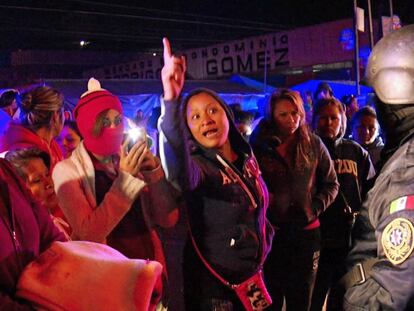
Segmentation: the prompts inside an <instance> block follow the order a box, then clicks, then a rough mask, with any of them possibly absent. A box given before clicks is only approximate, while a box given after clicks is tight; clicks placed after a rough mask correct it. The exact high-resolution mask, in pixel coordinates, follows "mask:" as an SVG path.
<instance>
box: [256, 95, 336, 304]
mask: <svg viewBox="0 0 414 311" xmlns="http://www.w3.org/2000/svg"><path fill="white" fill-rule="evenodd" d="M250 142H251V144H252V146H253V150H254V153H255V155H256V156H257V159H258V161H259V163H260V169H261V170H262V173H263V178H264V180H265V182H266V184H267V187H268V189H269V192H270V204H269V211H268V213H267V216H268V219H269V220H270V222H271V223H272V225H273V226H274V228H275V229H276V231H275V238H274V239H273V247H272V250H271V252H270V254H269V256H268V258H267V260H266V262H265V269H264V272H265V277H266V281H267V282H268V283H267V284H268V285H269V291H270V295H271V296H272V298H273V301H274V306H273V310H281V309H282V304H283V297H284V298H285V300H286V308H287V310H294V311H300V310H303V311H305V310H308V309H309V306H310V299H311V294H312V289H313V284H314V281H315V276H316V271H317V267H318V259H319V251H320V231H319V219H318V217H319V215H320V214H321V213H322V212H323V211H324V210H325V209H326V208H328V206H329V205H330V204H331V203H332V201H333V200H334V198H335V196H336V194H337V191H338V182H337V179H336V174H335V171H334V168H333V165H332V162H331V159H330V157H329V154H328V151H327V150H326V148H325V146H324V145H323V143H322V142H321V140H320V139H319V138H318V137H317V136H316V135H313V134H311V133H309V130H308V127H307V125H306V122H305V111H304V108H303V101H302V98H301V96H300V94H299V93H298V92H296V91H291V90H286V89H285V90H280V91H277V92H275V93H274V94H273V95H272V96H271V98H270V101H269V103H268V105H267V111H266V116H265V118H264V119H263V120H262V121H261V122H260V123H259V125H258V126H257V127H256V129H255V130H254V131H253V133H252V136H251V138H250Z"/></svg>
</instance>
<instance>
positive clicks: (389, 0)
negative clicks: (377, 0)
mask: <svg viewBox="0 0 414 311" xmlns="http://www.w3.org/2000/svg"><path fill="white" fill-rule="evenodd" d="M388 3H389V4H390V17H391V23H390V28H391V29H390V32H392V31H393V30H394V8H393V5H392V0H388Z"/></svg>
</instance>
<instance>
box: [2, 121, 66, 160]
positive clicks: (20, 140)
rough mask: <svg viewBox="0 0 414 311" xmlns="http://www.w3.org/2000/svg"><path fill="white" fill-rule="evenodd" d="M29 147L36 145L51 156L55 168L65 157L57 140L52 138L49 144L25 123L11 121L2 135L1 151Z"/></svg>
mask: <svg viewBox="0 0 414 311" xmlns="http://www.w3.org/2000/svg"><path fill="white" fill-rule="evenodd" d="M29 147H36V148H38V149H40V150H41V151H44V152H46V153H47V154H48V155H49V156H50V158H51V163H50V167H51V168H53V167H54V165H55V164H56V163H57V162H58V161H59V160H61V159H63V155H62V151H61V150H60V148H59V145H58V144H57V143H56V141H55V140H52V141H51V143H50V145H49V144H48V142H47V141H45V140H44V139H42V138H41V137H40V136H39V135H37V134H36V133H34V132H32V131H31V130H29V129H27V128H25V127H24V126H23V125H21V124H19V123H16V122H11V123H10V124H9V127H8V128H7V129H6V131H5V132H4V135H3V137H1V140H0V152H5V151H9V150H16V149H22V148H29Z"/></svg>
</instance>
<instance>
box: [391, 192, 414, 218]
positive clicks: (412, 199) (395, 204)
mask: <svg viewBox="0 0 414 311" xmlns="http://www.w3.org/2000/svg"><path fill="white" fill-rule="evenodd" d="M405 209H414V195H409V196H405V197H401V198H398V199H395V200H394V201H392V202H391V204H390V214H392V213H395V212H398V211H402V210H405Z"/></svg>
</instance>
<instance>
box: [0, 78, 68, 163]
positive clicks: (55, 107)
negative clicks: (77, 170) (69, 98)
mask: <svg viewBox="0 0 414 311" xmlns="http://www.w3.org/2000/svg"><path fill="white" fill-rule="evenodd" d="M19 108H20V121H19V122H12V123H10V125H9V127H8V128H7V129H6V131H5V133H4V135H3V136H2V137H1V138H0V152H5V151H9V150H16V149H20V148H27V147H36V148H38V149H40V150H42V151H44V152H46V153H47V154H48V155H49V156H50V169H51V170H52V169H53V167H54V166H55V165H56V163H57V162H59V161H60V160H62V159H63V155H62V152H61V150H60V148H59V145H58V144H57V143H56V141H55V137H57V136H58V135H59V133H60V131H61V130H62V127H63V123H64V121H65V116H64V111H63V95H62V94H61V93H59V92H58V91H57V90H55V89H53V88H51V87H48V86H39V87H36V88H34V89H33V90H32V91H30V92H28V93H26V94H23V95H22V98H21V100H20V102H19Z"/></svg>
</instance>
